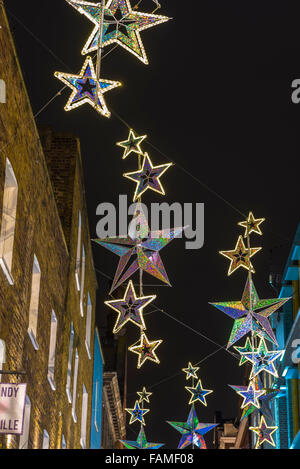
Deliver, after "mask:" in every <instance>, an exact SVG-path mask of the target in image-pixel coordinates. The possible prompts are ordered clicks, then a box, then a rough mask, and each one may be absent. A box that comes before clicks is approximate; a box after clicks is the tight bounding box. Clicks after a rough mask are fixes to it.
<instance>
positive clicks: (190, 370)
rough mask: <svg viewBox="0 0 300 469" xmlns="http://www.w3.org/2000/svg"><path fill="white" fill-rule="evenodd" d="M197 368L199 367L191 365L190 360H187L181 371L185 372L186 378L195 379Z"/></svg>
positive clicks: (196, 377)
mask: <svg viewBox="0 0 300 469" xmlns="http://www.w3.org/2000/svg"><path fill="white" fill-rule="evenodd" d="M198 370H199V367H197V366H193V365H192V364H191V362H189V364H188V366H187V368H182V371H183V372H184V373H186V379H187V380H188V379H190V378H195V379H198V376H197V371H198Z"/></svg>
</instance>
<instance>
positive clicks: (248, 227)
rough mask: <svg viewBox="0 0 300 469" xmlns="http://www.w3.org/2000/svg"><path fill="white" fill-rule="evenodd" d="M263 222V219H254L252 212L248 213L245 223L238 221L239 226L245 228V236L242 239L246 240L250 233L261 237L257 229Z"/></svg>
mask: <svg viewBox="0 0 300 469" xmlns="http://www.w3.org/2000/svg"><path fill="white" fill-rule="evenodd" d="M264 221H265V218H257V219H255V218H254V215H253V213H252V212H250V213H249V215H248V218H247V220H246V221H240V222H239V223H238V225H239V226H242V227H243V228H245V234H244V238H247V237H248V236H249V235H250V234H251V233H257V234H259V235H262V231H261V229H260V227H259V225H260V224H261V223H263V222H264Z"/></svg>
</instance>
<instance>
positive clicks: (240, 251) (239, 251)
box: [219, 236, 261, 275]
mask: <svg viewBox="0 0 300 469" xmlns="http://www.w3.org/2000/svg"><path fill="white" fill-rule="evenodd" d="M260 250H261V248H250V255H249V250H248V249H247V248H246V246H245V244H244V241H243V237H242V236H239V238H238V240H237V243H236V245H235V248H234V249H233V250H231V251H219V252H220V254H222V256H225V257H227V258H228V259H230V266H229V269H228V273H227V275H231V274H233V272H235V271H236V270H237V269H238V268H239V267H243V268H244V269H246V270H250V271H251V272H252V273H255V270H254V268H253V265H252V263H251V261H250V258H251V257H252V256H254V254H256V253H257V252H258V251H260Z"/></svg>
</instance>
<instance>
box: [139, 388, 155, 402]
mask: <svg viewBox="0 0 300 469" xmlns="http://www.w3.org/2000/svg"><path fill="white" fill-rule="evenodd" d="M137 395H138V396H139V398H140V400H139V402H143V401H145V402H148V403H149V402H150V400H149V397H150V396H152V392H147V390H146V388H145V387H143V390H142V391H139V392H137Z"/></svg>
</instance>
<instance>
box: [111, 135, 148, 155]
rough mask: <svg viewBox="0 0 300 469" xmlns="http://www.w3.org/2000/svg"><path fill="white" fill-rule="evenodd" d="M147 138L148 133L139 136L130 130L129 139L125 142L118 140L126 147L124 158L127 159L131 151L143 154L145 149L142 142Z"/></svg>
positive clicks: (121, 145) (120, 145)
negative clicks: (142, 147)
mask: <svg viewBox="0 0 300 469" xmlns="http://www.w3.org/2000/svg"><path fill="white" fill-rule="evenodd" d="M145 138H147V135H143V136H141V137H138V136H136V135H135V133H134V131H133V130H130V131H129V136H128V139H127V140H124V141H123V142H117V145H118V146H119V147H122V148H124V153H123V156H122V159H123V160H125V158H127V156H128V155H130V153H137V154H138V155H143V151H142V149H141V143H142V142H143V141H144V140H145Z"/></svg>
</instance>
